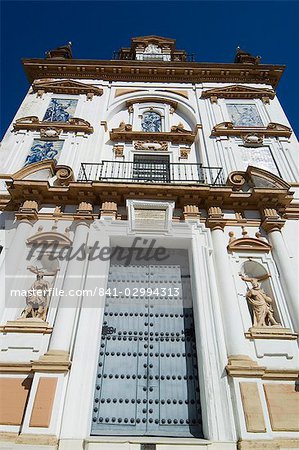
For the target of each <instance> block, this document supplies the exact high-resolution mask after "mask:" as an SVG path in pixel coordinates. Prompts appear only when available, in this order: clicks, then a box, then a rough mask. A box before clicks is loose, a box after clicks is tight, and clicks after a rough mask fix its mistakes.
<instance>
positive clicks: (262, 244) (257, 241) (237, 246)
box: [227, 230, 272, 253]
mask: <svg viewBox="0 0 299 450" xmlns="http://www.w3.org/2000/svg"><path fill="white" fill-rule="evenodd" d="M242 234H243V236H242V237H241V238H236V237H235V234H234V232H233V231H230V232H229V243H228V246H227V249H228V250H229V251H230V252H244V251H245V252H248V251H249V252H267V253H269V252H270V251H271V249H272V246H271V245H270V244H269V243H268V242H266V241H265V240H264V239H263V238H262V235H261V233H259V232H257V233H255V236H256V237H255V238H253V237H249V236H248V234H247V232H245V231H244V230H243V232H242Z"/></svg>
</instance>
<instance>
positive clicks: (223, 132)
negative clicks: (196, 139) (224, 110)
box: [211, 122, 292, 139]
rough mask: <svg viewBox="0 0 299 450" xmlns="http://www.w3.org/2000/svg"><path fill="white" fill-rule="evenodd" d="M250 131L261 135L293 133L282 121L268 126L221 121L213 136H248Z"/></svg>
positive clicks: (287, 134) (270, 135)
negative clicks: (239, 124) (250, 125)
mask: <svg viewBox="0 0 299 450" xmlns="http://www.w3.org/2000/svg"><path fill="white" fill-rule="evenodd" d="M248 133H250V134H251V133H254V134H255V135H256V136H258V137H261V138H262V139H263V138H265V137H287V138H289V137H290V136H291V134H292V130H291V128H289V127H287V126H286V125H282V124H280V123H273V122H270V123H269V124H268V125H267V126H266V127H236V126H234V124H233V123H232V122H221V123H218V124H217V125H215V126H214V127H213V129H212V132H211V136H227V137H229V136H240V137H241V138H243V136H247V135H248Z"/></svg>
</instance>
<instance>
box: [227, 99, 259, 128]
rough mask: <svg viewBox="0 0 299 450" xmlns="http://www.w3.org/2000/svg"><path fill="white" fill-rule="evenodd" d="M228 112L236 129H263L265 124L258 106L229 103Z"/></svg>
mask: <svg viewBox="0 0 299 450" xmlns="http://www.w3.org/2000/svg"><path fill="white" fill-rule="evenodd" d="M227 110H228V113H229V116H230V118H231V121H232V123H233V124H234V125H235V126H236V127H263V126H264V124H263V122H262V119H261V117H260V115H259V113H258V110H257V107H256V105H252V104H248V103H247V104H246V103H242V104H241V103H229V104H227Z"/></svg>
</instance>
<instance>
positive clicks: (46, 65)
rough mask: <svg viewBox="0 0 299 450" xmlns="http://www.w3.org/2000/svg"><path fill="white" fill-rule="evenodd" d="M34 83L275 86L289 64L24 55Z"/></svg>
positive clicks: (26, 68) (24, 65) (26, 66)
mask: <svg viewBox="0 0 299 450" xmlns="http://www.w3.org/2000/svg"><path fill="white" fill-rule="evenodd" d="M23 67H24V70H25V72H26V75H27V77H28V80H29V81H30V83H32V82H33V81H34V80H36V79H43V78H63V79H69V78H74V79H93V80H107V81H156V82H168V83H169V81H170V80H171V81H172V82H185V83H203V82H225V83H261V84H270V85H272V87H273V88H274V89H275V88H276V87H277V85H278V82H279V80H280V78H281V75H282V74H283V71H284V69H285V66H282V65H269V64H258V65H255V64H244V63H228V64H227V63H194V62H193V63H190V62H173V61H172V62H165V61H159V62H157V61H154V62H153V61H142V62H141V61H126V60H112V61H108V60H106V61H101V60H80V59H63V60H55V59H23Z"/></svg>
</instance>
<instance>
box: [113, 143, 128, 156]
mask: <svg viewBox="0 0 299 450" xmlns="http://www.w3.org/2000/svg"><path fill="white" fill-rule="evenodd" d="M124 149H125V147H124V145H114V147H113V151H114V156H115V158H123V157H124Z"/></svg>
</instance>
